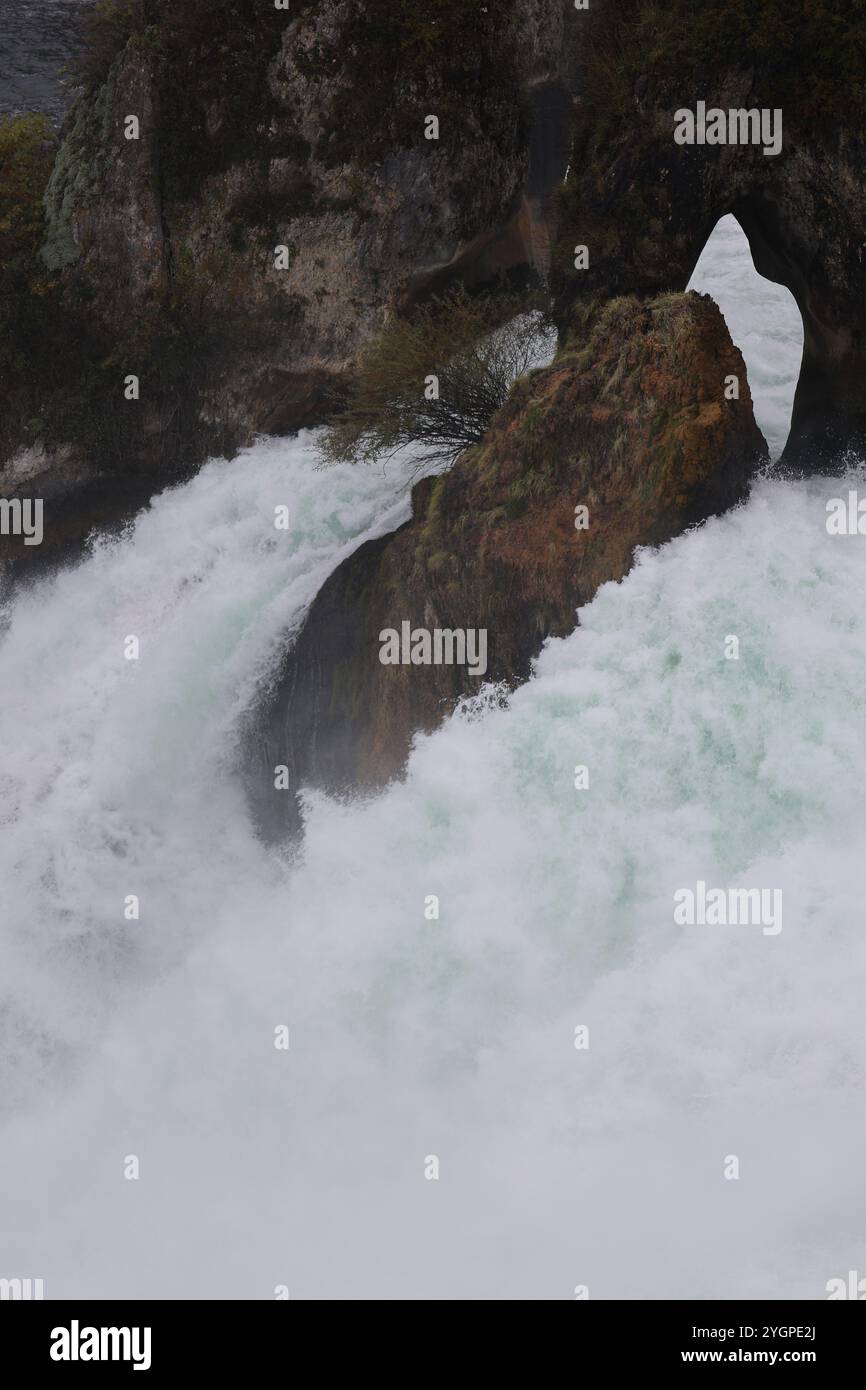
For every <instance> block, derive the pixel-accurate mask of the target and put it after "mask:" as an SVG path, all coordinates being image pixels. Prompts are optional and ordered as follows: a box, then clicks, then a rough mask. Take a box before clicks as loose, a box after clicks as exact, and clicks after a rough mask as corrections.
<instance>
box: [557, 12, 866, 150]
mask: <svg viewBox="0 0 866 1390" xmlns="http://www.w3.org/2000/svg"><path fill="white" fill-rule="evenodd" d="M864 66H866V5H864V4H863V0H841V2H840V0H725V4H723V5H720V4H718V3H717V0H673V3H663V0H618V3H617V4H615V5H609V6H606V7H605V8H604V9H603V10H602V11H601V12H600V17H599V19H598V20H597V22H595V23H594V25H593V29H592V48H591V56H590V61H589V62H588V64H587V68H586V72H585V78H584V83H583V86H582V95H583V97H584V102H583V106H584V112H585V117H584V119H585V120H586V121H589V120H592V119H593V118H595V120H594V125H595V129H594V138H595V140H598V141H601V140H604V139H605V137H606V135H607V133H608V129H609V127H610V124H611V122H612V121H614V122H616V121H617V119H618V118H619V117H621V116H623V115H629V116H630V119H631V121H632V123H634V119H635V104H634V101H635V90H636V86H637V84H638V83H639V82H642V83H643V84H644V85H646V84H647V83H649V84H650V87H651V90H652V91H654V92H659V91H669V92H670V93H671V94H672V95H673V94H676V105H686V106H688V105H689V104H690V103H692V101H693V98H694V95H695V94H696V93H697V94H700V95H703V96H705V98H706V99H707V101H708V102H709V103H710V104H712V103H713V95H714V91H715V86H716V83H717V80H718V76H719V73H720V72H723V71H730V70H731V69H736V68H741V69H742V70H743V71H744V72H747V73H753V74H754V80H755V93H756V97H755V99H756V100H757V102H758V104H759V105H761V106H767V107H771V108H774V107H781V108H783V110H784V113H785V121H786V123H790V124H792V125H793V124H794V123H801V124H804V125H808V124H809V123H811V122H815V121H819V122H829V121H838V120H840V119H844V120H846V121H847V120H850V119H851V118H852V117H853V116H855V115H863V114H864V112H866V87H864V84H863V81H862V74H863V70H864ZM606 127H607V129H606Z"/></svg>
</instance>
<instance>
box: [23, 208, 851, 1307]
mask: <svg viewBox="0 0 866 1390" xmlns="http://www.w3.org/2000/svg"><path fill="white" fill-rule="evenodd" d="M731 232H732V229H731V228H729V227H728V228H722V231H721V233H720V235H721V236H722V237H723V238H727V239H729V237H730V234H731ZM725 245H726V246H727V250H730V246H729V245H728V244H727V240H726V242H725ZM749 275H750V267H749V265H748V261H747V259H745V258H743V257H742V255H741V256H740V261H739V271H738V273H737V274H735V273H734V265H733V262H732V261H731V260H730V257H729V256H728V255H727V252H726V254H725V256H723V257H722V258H721V259H720V261H719V278H720V286H719V287H716V286H714V285H713V270H712V261H711V262H710V265H709V269H708V270H706V271H705V273H704V281H703V285H702V288H706V286H707V280H708V279H709V284H710V286H711V288H713V290H714V292H715V290H716V288H718V289H719V298H720V299H721V298H722V290H724V291H725V292H730V291H731V290H732V288H733V291H734V299H735V301H738V302H740V303H745V302H746V299H747V297H748V293H749V291H748V289H747V284H748V279H749ZM722 282H723V283H722ZM767 293H770V294H772V292H771V291H767ZM752 302H754V299H753V301H752ZM786 314H787V315H788V317H787V319H786V318H785V315H786ZM785 324H787V328H786V327H785ZM741 327H742V328H743V330H744V331H743V332H742V334H741V342H742V345H743V347H744V350H745V351H746V356H747V359H748V360H749V367H750V374H751V380H752V387H753V390H754V391H755V393H756V396H757V397H758V401H759V407H760V409H761V410H762V411H763V412H764V418H765V419H768V418H770V416H773V415H777V413H778V410H779V409H780V408H781V407H780V406H779V397H778V395H777V392H778V387H779V382H778V381H777V380H776V377H777V375H778V372H779V371H782V370H783V368H782V367H777V366H776V365H775V362H776V359H775V356H774V351H775V349H774V343H775V341H776V335H781V337H782V340H783V347H784V354H783V357H782V359H781V360H782V362H783V363H785V362H787V363H788V367H787V368H785V370H787V371H788V379H787V381H786V383H785V387H786V390H787V398H788V399H790V394H791V387H792V380H791V375H790V374H791V371H792V370H793V371H794V372H795V371H796V365H793V367H792V365H791V364H795V358H796V354H797V348H796V344H795V342H794V341H793V340H792V337H791V335H792V333H793V332H794V328H793V327H792V325H791V319H790V306H789V305H788V304H787V303H786V301H785V299H784V297H783V296H781V295H777V296H775V297H773V298H772V300H771V306H770V307H768V306H767V305H764V306H763V307H762V308H761V309H760V312H759V313H756V315H755V317H754V319H753V320H752V321H751V322H749V321H744V322H743V324H742V325H741ZM737 331H739V330H737ZM735 336H736V332H735ZM768 364H769V365H768ZM777 424H778V421H777ZM779 430H781V425H779V426H778V429H777V433H778V432H779ZM407 476H408V474H407V472H406V471H403V470H401V469H399V468H396V469H394V470H393V471H390V472H388V473H383V472H382V471H380V470H360V469H356V470H352V469H336V470H329V471H326V472H317V471H316V470H315V468H314V465H313V460H312V450H311V441H310V440H309V438H308V437H302V438H301V439H299V440H297V441H290V442H281V441H279V442H277V441H275V442H265V443H262V444H261V445H259V446H257V447H256V448H254V449H252V450H250V451H248V452H247V453H246V454H244V455H242V456H241V457H240V458H239V459H237V460H236V461H234V462H233V463H231V464H227V463H225V462H213V463H211V464H209V465H208V466H207V467H206V468H205V469H204V470H203V471H202V473H201V474H200V475H199V476H198V477H197V478H196V479H195V480H194V481H193V482H191V483H189V484H188V485H186V486H184V487H183V488H181V489H178V490H176V491H174V492H170V493H167V494H165V495H163V496H162V497H160V498H159V499H157V501H156V503H155V505H154V506H153V509H152V510H151V511H150V512H149V513H147V514H146V515H145V516H143V517H142V518H141V519H140V520H139V521H138V523H137V524H136V526H135V527H134V528H132V529H131V530H130V533H129V534H128V535H127V536H126V537H125V538H124V539H122V540H120V541H118V542H116V543H113V544H106V545H104V546H101V547H99V548H97V550H96V552H95V553H94V554H93V555H92V556H91V557H90V558H89V559H87V560H86V561H85V562H83V563H82V564H81V565H80V566H79V567H78V568H77V569H76V570H74V571H72V572H65V573H61V574H59V575H57V576H55V577H53V578H49V579H46V580H43V581H41V582H40V583H39V584H38V585H36V586H35V587H33V588H32V589H30V590H28V591H27V592H24V593H21V594H19V595H18V596H17V597H16V599H15V600H14V602H12V603H10V604H9V605H8V611H7V614H6V617H7V627H6V631H5V635H4V637H3V641H2V646H0V681H2V699H0V730H2V740H3V747H4V760H3V773H2V791H3V793H4V809H3V811H2V813H0V814H2V836H0V894H2V901H0V909H2V910H0V942H2V952H3V972H2V997H3V1004H2V1008H0V1027H2V1038H3V1056H2V1062H0V1079H2V1082H3V1089H4V1118H3V1122H2V1123H3V1131H2V1144H0V1229H2V1231H3V1245H2V1266H3V1267H2V1268H0V1275H3V1276H9V1277H11V1276H13V1275H17V1276H19V1277H25V1276H30V1277H34V1278H44V1279H45V1281H46V1295H47V1296H48V1297H52V1296H53V1297H60V1296H64V1295H72V1294H74V1295H80V1296H88V1295H90V1296H120V1297H135V1296H145V1295H150V1296H156V1297H179V1298H184V1297H202V1296H203V1297H210V1296H228V1297H253V1298H256V1297H261V1298H269V1297H272V1296H273V1291H274V1288H275V1286H276V1285H280V1284H285V1285H288V1286H289V1288H290V1290H291V1292H292V1295H293V1296H294V1297H312V1298H332V1297H338V1298H355V1297H398V1298H403V1297H410V1298H423V1297H434V1298H436V1297H468V1298H475V1297H483V1298H502V1297H527V1298H553V1299H557V1298H564V1299H568V1298H571V1297H573V1290H574V1288H575V1286H576V1285H581V1284H585V1285H588V1286H589V1289H590V1294H591V1296H592V1297H594V1298H596V1297H613V1296H620V1297H637V1298H658V1297H666V1296H667V1297H678V1296H682V1297H689V1296H698V1297H711V1296H717V1297H738V1296H742V1297H747V1296H752V1295H764V1296H776V1297H781V1296H795V1297H804V1298H810V1297H820V1296H822V1294H823V1291H824V1286H825V1284H826V1281H827V1280H828V1279H830V1278H832V1277H834V1276H835V1275H837V1274H844V1273H845V1271H847V1270H848V1269H849V1268H857V1267H861V1268H862V1261H863V1257H864V1238H866V1197H864V1194H863V1185H862V1173H863V1171H864V1167H866V1127H864V1123H863V1119H862V1108H861V1096H862V1089H863V1083H864V1079H866V1078H864V1065H866V1044H864V1035H863V1027H862V1016H863V994H864V979H866V943H864V934H863V931H862V925H861V920H862V898H861V882H860V865H861V864H862V863H863V862H866V855H864V851H866V845H864V834H866V832H864V829H863V824H862V820H861V818H860V812H861V807H862V788H863V784H864V778H866V747H864V744H863V740H862V738H861V737H860V723H859V717H860V714H861V713H862V712H863V706H864V702H866V696H864V691H866V619H864V616H863V605H862V598H861V595H862V593H863V591H864V588H866V550H864V548H863V546H862V545H861V543H860V542H859V541H858V540H857V539H856V538H852V539H845V538H831V537H829V536H828V535H827V532H826V528H825V525H824V520H825V515H824V499H825V497H826V496H827V495H828V488H832V489H834V490H838V489H839V488H840V487H844V486H845V485H841V484H837V483H833V484H827V483H820V482H817V481H813V482H809V481H805V482H802V483H797V484H794V483H782V482H768V481H763V482H761V483H759V484H758V485H757V486H756V489H755V491H754V494H753V496H752V498H751V500H750V502H749V503H748V504H747V505H745V506H744V507H742V508H740V509H738V510H737V511H735V512H733V513H731V514H729V515H727V516H725V517H723V518H721V519H718V520H715V521H712V522H710V523H708V524H706V525H705V526H703V527H701V528H699V529H696V530H694V531H692V532H690V533H689V534H687V535H685V536H682V537H680V538H679V539H678V540H676V541H674V542H673V543H671V544H670V545H668V546H666V547H664V548H663V549H661V550H659V551H657V552H645V553H643V554H642V555H641V556H640V558H639V561H638V563H637V564H636V566H635V568H634V569H633V571H632V573H631V574H630V575H629V576H628V578H627V579H626V580H625V581H623V582H622V583H621V584H609V585H606V586H604V587H603V588H602V589H601V590H600V592H599V593H598V595H597V597H596V598H595V600H594V601H593V603H592V604H590V605H589V606H588V607H587V608H585V609H584V610H583V612H582V614H581V626H580V628H579V629H578V630H577V631H576V632H575V633H574V634H573V635H572V636H571V637H569V638H567V639H565V640H561V641H553V642H550V643H549V644H548V646H547V647H546V649H545V651H544V652H543V654H542V656H541V658H540V660H539V662H538V667H537V672H536V675H535V677H534V678H533V679H532V680H531V681H530V682H528V683H527V684H526V685H525V686H524V687H523V688H522V689H520V690H519V691H517V692H516V693H515V694H513V695H512V696H511V697H510V699H509V700H508V701H507V703H503V702H502V701H500V700H499V699H497V698H496V693H495V692H490V693H489V697H488V698H482V699H480V700H478V701H476V702H475V704H474V705H470V706H467V707H465V708H464V709H463V710H462V711H461V712H460V713H458V714H457V715H456V716H455V717H453V718H452V719H450V720H449V721H448V722H447V724H446V725H445V726H444V727H443V728H442V729H441V730H440V731H439V732H437V733H436V734H434V735H432V736H430V737H424V738H421V739H419V741H418V743H417V746H416V749H415V752H414V754H413V757H412V760H411V763H410V766H409V769H408V774H407V777H406V780H405V782H403V783H399V784H395V785H394V786H393V787H391V788H390V789H389V790H388V791H386V792H385V793H384V794H383V795H381V796H379V797H377V798H375V799H373V800H371V801H368V802H367V803H366V804H349V805H338V804H336V803H333V802H331V801H329V800H328V799H327V798H324V797H321V796H315V797H311V798H310V800H309V805H308V821H307V834H306V840H305V846H304V853H303V859H302V861H301V862H299V863H295V864H294V865H288V864H285V863H283V862H282V861H281V860H280V858H279V857H274V856H271V855H269V854H268V853H267V852H266V851H265V850H264V848H263V847H262V846H261V845H260V844H259V843H258V842H257V840H256V839H255V836H254V834H253V832H252V830H251V827H250V822H249V818H248V815H247V812H246V809H245V806H244V802H243V798H242V795H241V793H240V790H239V782H238V778H237V776H236V772H235V757H236V752H237V746H238V731H239V728H240V725H241V722H242V717H243V713H244V711H245V709H246V708H247V707H248V706H249V704H250V702H251V700H252V699H253V698H254V694H255V690H256V688H257V685H258V684H259V682H260V681H261V679H262V678H263V676H264V675H265V674H266V672H267V671H268V669H269V668H270V667H271V665H272V664H273V662H274V660H275V657H276V654H277V653H278V651H279V649H280V644H281V641H282V639H283V635H284V633H285V632H286V630H287V629H291V627H292V626H293V625H296V624H297V623H298V621H300V618H301V617H302V615H303V612H304V610H305V608H306V606H307V605H308V603H309V601H310V599H311V597H312V595H313V594H314V593H315V591H316V588H317V587H318V585H319V584H320V583H321V581H322V579H323V578H324V576H325V575H326V574H327V573H328V572H329V570H331V569H332V568H333V567H334V566H335V565H336V564H337V563H338V562H339V560H340V558H341V557H342V556H343V555H345V554H346V553H347V552H348V550H349V549H351V547H352V546H354V545H356V544H358V543H359V541H360V540H361V539H362V538H363V537H364V536H365V535H370V534H376V533H377V532H380V531H385V530H387V529H390V528H391V527H393V526H394V525H395V524H397V523H398V522H399V521H401V520H402V519H403V518H404V517H405V515H406V512H407V506H408V502H407V493H406V481H407ZM282 503H287V504H288V505H289V507H290V512H291V517H292V529H291V530H290V531H289V532H278V531H275V529H274V525H273V517H274V507H275V506H278V505H280V504H282ZM132 634H134V635H137V636H138V637H139V639H140V644H141V654H140V659H139V661H137V662H126V661H125V660H124V659H123V647H124V641H125V639H126V638H127V637H128V636H129V635H132ZM731 634H735V635H737V636H738V638H739V642H740V655H739V660H726V659H725V656H724V650H725V641H726V638H728V637H729V636H730V635H731ZM578 764H585V765H587V766H588V768H589V770H590V786H589V788H588V789H587V790H583V791H577V790H575V786H574V769H575V766H576V765H578ZM698 879H703V880H705V881H707V882H708V883H709V884H716V885H722V886H726V885H728V884H732V885H756V886H773V887H777V888H779V889H781V890H782V893H783V900H784V920H783V929H782V931H781V932H780V933H779V934H778V935H775V936H771V935H766V934H764V933H763V931H762V930H761V928H760V927H755V926H739V927H706V926H704V927H701V926H692V927H681V926H677V925H676V924H675V922H674V919H673V910H672V908H673V894H674V892H675V891H676V890H677V889H678V888H680V887H683V886H689V885H694V884H695V883H696V882H697V880H698ZM133 894H134V895H137V896H138V898H139V899H140V909H141V910H140V920H138V921H127V920H125V917H124V903H125V900H126V899H127V898H128V897H129V895H133ZM432 895H435V896H436V897H437V898H438V900H439V905H440V915H439V918H438V920H428V917H427V916H426V915H425V903H426V902H427V901H428V900H429V899H430V897H431V896H432ZM281 1026H286V1027H288V1029H289V1041H290V1046H289V1049H288V1050H287V1051H285V1050H278V1049H277V1048H276V1047H275V1046H274V1042H275V1029H278V1028H280V1027H281ZM580 1026H585V1027H587V1028H588V1029H589V1039H590V1046H589V1048H588V1049H585V1050H578V1049H576V1048H575V1046H574V1040H575V1029H576V1028H578V1027H580ZM132 1155H134V1156H136V1157H137V1159H138V1161H139V1164H140V1176H139V1178H138V1180H133V1181H129V1180H126V1179H125V1176H124V1170H125V1165H126V1164H127V1160H128V1158H129V1157H130V1156H132ZM432 1156H436V1157H437V1158H438V1160H439V1164H440V1174H439V1180H438V1181H428V1180H427V1179H426V1178H425V1167H426V1168H427V1170H428V1171H429V1170H430V1166H431V1159H432ZM732 1156H736V1157H737V1159H738V1160H739V1164H740V1176H739V1179H738V1180H735V1181H730V1180H726V1178H725V1176H724V1171H725V1166H726V1164H727V1165H728V1167H729V1169H730V1159H731V1157H732Z"/></svg>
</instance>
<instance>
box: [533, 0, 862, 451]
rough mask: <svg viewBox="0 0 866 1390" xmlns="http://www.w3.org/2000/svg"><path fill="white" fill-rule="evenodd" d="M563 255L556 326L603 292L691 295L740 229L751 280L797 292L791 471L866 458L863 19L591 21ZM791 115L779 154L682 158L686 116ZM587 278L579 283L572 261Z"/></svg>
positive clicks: (760, 149)
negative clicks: (704, 263)
mask: <svg viewBox="0 0 866 1390" xmlns="http://www.w3.org/2000/svg"><path fill="white" fill-rule="evenodd" d="M585 37H586V39H587V42H586V45H585V49H584V52H585V53H586V61H585V63H584V64H583V67H582V71H581V76H580V81H579V83H578V93H579V95H578V98H577V101H576V106H575V133H574V141H573V145H572V150H571V157H570V172H569V178H568V180H567V182H566V184H565V186H564V188H563V189H562V192H561V195H560V202H561V210H562V216H561V218H560V222H559V226H560V238H559V241H558V244H557V247H556V249H555V253H554V261H555V264H556V276H555V281H556V289H557V299H558V313H559V316H560V320H561V322H563V323H567V322H568V321H569V318H570V315H571V312H572V308H573V306H574V305H575V304H576V303H579V302H580V301H581V300H582V299H583V298H585V297H592V296H594V295H597V294H599V293H601V294H607V295H614V294H634V293H638V294H657V293H659V292H660V291H663V290H669V289H683V288H685V285H686V284H687V283H688V279H689V276H690V275H691V272H692V270H693V269H694V266H695V263H696V261H697V259H698V256H699V255H700V253H701V251H702V249H703V247H704V244H705V242H706V240H707V238H708V236H709V234H710V232H711V231H712V229H713V227H714V226H715V224H716V222H717V221H718V220H719V218H720V217H722V216H723V215H724V214H726V213H733V214H734V215H735V216H736V217H737V219H738V220H739V222H740V224H741V226H742V227H743V230H744V231H745V233H746V235H747V237H748V239H749V243H750V246H751V249H752V255H753V259H754V262H755V266H756V268H757V269H758V271H759V272H760V273H761V274H763V275H766V276H767V277H768V278H769V279H771V280H775V281H777V282H778V283H780V284H783V285H785V286H787V288H788V289H790V290H791V292H792V294H793V295H794V298H795V299H796V301H797V304H798V306H799V308H800V312H801V314H802V316H803V324H804V330H805V348H804V356H803V366H802V372H801V376H800V381H799V386H798V390H797V395H796V401H795V405H794V412H793V420H792V425H791V435H790V439H789V442H788V446H787V448H786V451H785V456H784V460H783V462H784V463H785V464H787V465H790V466H792V467H795V468H798V469H800V468H802V469H806V470H807V471H811V470H814V469H820V468H822V467H823V468H828V469H830V468H833V467H834V466H835V464H836V463H837V462H838V460H839V458H840V457H841V456H842V455H843V454H844V452H845V451H846V450H847V449H854V450H856V451H857V452H862V450H863V448H864V446H866V389H864V388H866V307H864V306H866V265H864V259H863V252H864V237H863V227H864V214H866V139H864V136H863V115H864V104H866V103H864V93H863V83H862V73H863V71H864V66H866V20H864V16H863V12H862V8H861V7H860V6H859V5H857V4H855V3H843V4H841V5H832V6H829V5H825V4H822V3H820V0H798V2H797V3H793V4H791V3H784V4H783V3H781V2H780V0H771V3H766V2H765V0H734V3H732V4H730V5H726V6H725V7H724V8H722V7H719V6H716V5H711V4H701V5H697V6H696V5H693V4H692V5H682V4H674V5H670V6H666V7H664V10H662V9H660V8H659V7H657V6H654V5H650V4H647V3H645V0H622V2H621V3H617V5H616V6H613V5H609V6H603V7H601V8H596V9H593V10H592V11H590V12H588V13H587V15H586V28H585ZM699 101H702V102H704V104H705V106H706V107H707V108H709V109H718V110H722V111H724V112H725V113H728V112H729V111H739V110H743V111H748V110H753V111H755V112H758V113H760V112H761V111H764V112H766V113H768V115H773V113H777V115H778V121H776V122H775V124H777V125H778V127H779V130H780V132H781V137H782V138H781V149H780V151H779V152H778V153H776V154H765V152H764V150H765V144H764V140H763V139H760V140H759V141H758V142H757V143H755V144H739V143H738V144H730V143H726V144H711V143H706V144H698V143H694V144H677V143H676V142H675V140H674V130H675V125H676V120H675V117H676V112H677V111H678V110H681V109H691V110H692V111H695V112H696V111H697V103H698V102H699ZM576 243H582V244H585V245H586V246H587V247H588V249H589V257H590V263H589V268H588V269H587V270H586V271H585V272H581V273H580V274H575V272H574V267H573V260H574V246H575V244H576Z"/></svg>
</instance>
